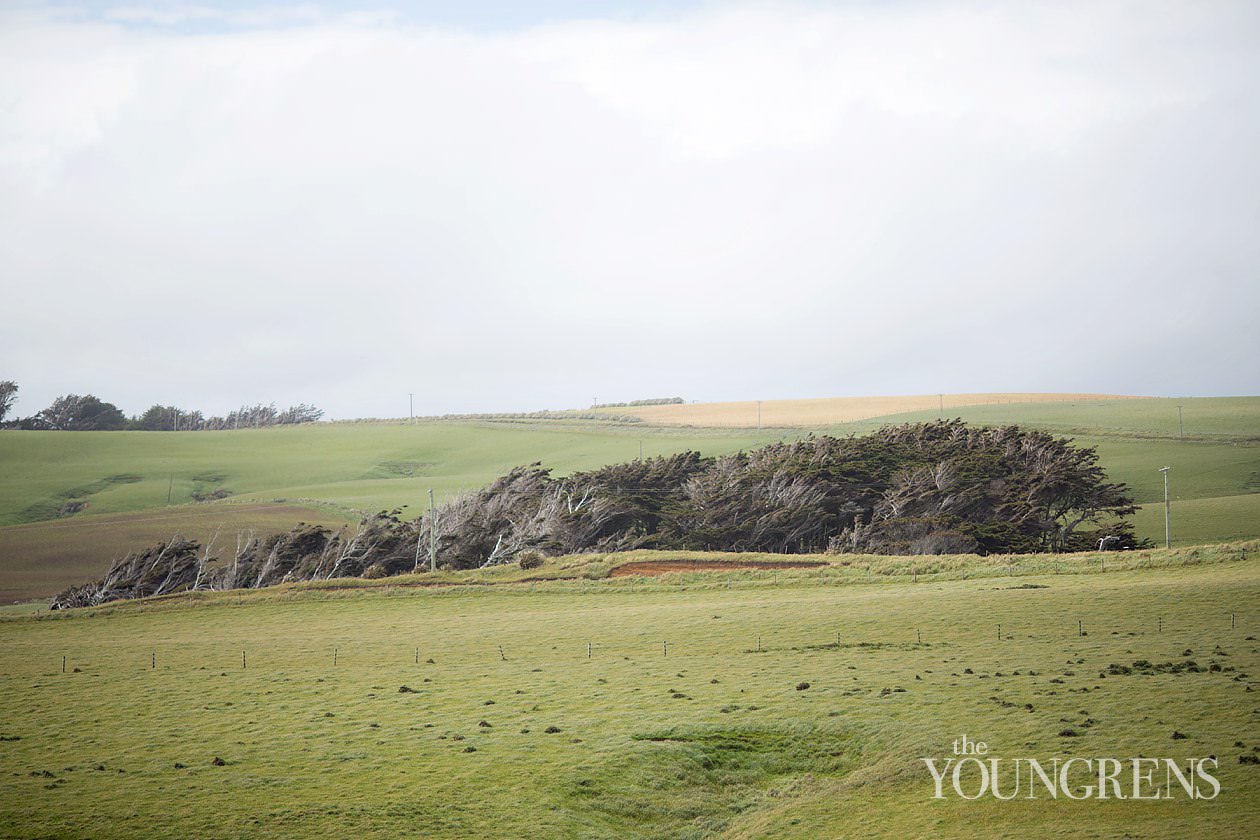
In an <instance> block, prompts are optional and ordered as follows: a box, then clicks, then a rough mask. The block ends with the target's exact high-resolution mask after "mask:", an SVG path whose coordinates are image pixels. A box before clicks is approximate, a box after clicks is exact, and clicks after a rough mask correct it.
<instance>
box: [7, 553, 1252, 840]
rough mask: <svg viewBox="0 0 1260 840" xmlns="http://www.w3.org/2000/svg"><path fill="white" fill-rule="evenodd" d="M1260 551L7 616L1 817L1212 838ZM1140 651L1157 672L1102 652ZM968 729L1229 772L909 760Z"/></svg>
mask: <svg viewBox="0 0 1260 840" xmlns="http://www.w3.org/2000/svg"><path fill="white" fill-rule="evenodd" d="M1257 552H1260V542H1256V541H1252V542H1250V543H1246V544H1239V545H1235V546H1233V547H1221V548H1204V549H1174V550H1173V551H1172V552H1165V551H1163V550H1156V551H1151V552H1129V553H1125V554H1124V555H1118V554H1114V553H1113V554H1112V555H1110V556H1108V557H1103V556H1101V555H1074V556H1070V557H1063V556H1048V557H1039V558H1010V559H1003V558H935V559H933V563H935V564H936V565H935V566H932V567H920V568H918V572H919V576H918V579H917V582H913V581H912V576H911V574H910V567H911V566H912V565H913V564H914V563H916V562H917V561H916V560H915V559H913V558H860V557H841V558H830V559H831V560H832V561H833V562H834V564H835V565H834V566H832V567H829V568H826V569H808V570H780V571H774V572H769V571H742V572H721V573H693V574H675V575H666V576H663V577H659V578H652V579H647V578H635V577H616V578H602V575H604V574H606V572H607V569H608V566H609V564H610V563H614V562H617V559H616V558H593V559H585V558H576V559H561V560H552V561H549V563H548V564H547V565H546V566H544V567H543V569H541V570H539V573H540V576H542V577H554V576H557V575H566V576H569V578H568V579H563V580H535V581H528V580H523V579H522V578H524V577H527V575H525V573H522V572H520V570H514V569H502V570H496V571H494V572H492V573H489V574H487V573H481V574H477V573H463V574H461V575H449V576H447V577H446V578H445V580H447V583H448V585H445V586H440V587H419V586H408V585H407V584H409V583H417V582H419V580H420V578H403V579H397V580H393V581H389V582H381V581H378V582H374V583H371V584H369V583H368V582H362V581H350V582H346V586H345V587H344V588H337V587H334V586H333V584H334V582H331V581H329V582H322V583H321V584H320V585H318V586H314V585H305V586H292V587H282V588H278V589H273V590H266V591H250V592H245V593H199V594H198V595H196V596H194V597H191V598H190V597H189V596H179V597H172V598H166V599H163V600H161V601H158V602H131V603H124V604H121V605H118V606H115V607H107V608H100V609H96V610H91V611H76V612H75V613H74V614H69V615H53V616H48V615H47V614H42V615H39V616H22V615H19V614H17V612H16V609H10V610H8V611H6V616H7V617H0V640H3V645H2V646H0V697H2V698H3V706H4V709H5V713H4V716H3V721H2V722H0V835H3V836H9V837H53V836H55V837H66V838H76V837H94V838H100V837H152V836H171V835H178V836H184V837H216V838H232V837H256V836H262V835H270V836H280V837H299V838H300V837H326V836H330V835H337V836H341V835H353V836H356V837H382V838H385V837H389V838H392V837H398V836H424V837H461V838H462V837H522V836H537V837H651V838H657V837H680V838H700V837H711V836H718V835H721V836H724V837H736V838H742V837H748V838H752V837H758V838H760V837H792V838H797V837H828V838H830V837H850V836H854V837H856V836H871V835H879V836H897V837H910V836H939V837H974V836H999V835H1000V836H1063V837H1091V836H1092V837H1102V836H1108V837H1110V836H1140V837H1184V836H1212V835H1214V834H1218V833H1227V834H1237V833H1239V832H1245V831H1247V830H1248V827H1249V826H1251V825H1254V823H1255V821H1256V820H1257V819H1260V766H1253V765H1247V764H1240V763H1239V756H1242V755H1254V754H1257V752H1258V751H1260V700H1256V699H1253V698H1256V697H1260V695H1258V694H1255V693H1253V692H1252V689H1253V688H1254V687H1255V685H1256V684H1257V680H1256V679H1255V677H1254V675H1256V674H1260V670H1258V669H1260V643H1258V642H1257V641H1256V640H1255V637H1256V636H1257V635H1260V557H1257ZM1244 557H1246V559H1243V558H1244ZM919 560H920V561H921V560H922V558H919ZM1104 560H1105V561H1107V562H1108V563H1109V564H1112V565H1108V566H1107V570H1106V571H1105V572H1104V571H1103V566H1102V564H1103V561H1104ZM1007 562H1014V563H1015V564H1016V565H1012V566H1009V567H1008V566H1007V565H1006V563H1007ZM1116 564H1124V566H1123V567H1122V566H1120V565H1116ZM868 567H869V568H868ZM1056 569H1057V570H1058V571H1059V572H1061V573H1060V574H1055V573H1054V571H1055V570H1056ZM590 577H594V578H602V579H593V580H592V579H588V578H590ZM513 579H515V580H516V581H517V582H515V583H512V582H509V581H511V580H513ZM495 582H498V585H484V584H487V583H495ZM460 584H463V585H460ZM473 584H481V585H473ZM28 611H29V609H28ZM1078 621H1079V622H1081V624H1080V625H1079V627H1080V628H1081V630H1083V632H1084V635H1078V623H1077V622H1078ZM999 624H1000V625H1001V638H1000V639H999V638H998V629H997V628H998V625H999ZM588 643H590V644H591V648H590V656H589V658H588V654H587V644H588ZM665 643H668V648H667V649H666V648H665V647H664V644H665ZM243 654H244V656H245V662H244V663H242V655H243ZM334 656H335V657H336V661H335V664H334ZM63 657H65V663H66V668H65V673H63V672H62V661H63V659H62V658H63ZM1141 660H1148V661H1149V662H1151V663H1154V664H1156V665H1162V664H1163V663H1170V666H1169V668H1166V669H1161V670H1162V671H1165V672H1157V673H1154V674H1151V675H1144V674H1141V673H1132V674H1126V675H1116V674H1112V675H1106V676H1104V675H1103V674H1105V672H1107V671H1108V670H1109V666H1111V665H1113V664H1116V665H1123V666H1125V667H1130V666H1132V665H1133V663H1134V662H1137V661H1141ZM1191 661H1193V662H1195V663H1197V664H1196V668H1202V670H1201V671H1200V670H1195V671H1185V670H1179V669H1177V668H1173V667H1172V666H1176V665H1178V663H1187V662H1191ZM153 663H155V664H156V667H155V668H154V667H151V665H152V664H153ZM1212 666H1214V667H1218V668H1219V669H1220V670H1212V669H1211V668H1212ZM1167 671H1171V672H1167ZM805 683H808V688H803V687H801V688H799V690H798V687H800V686H803V685H804V684H805ZM404 686H405V687H407V688H408V689H410V691H400V689H402V687H404ZM1067 730H1071V731H1072V732H1074V733H1075V736H1074V737H1068V736H1065V735H1063V734H1062V733H1064V732H1065V731H1067ZM1174 732H1178V733H1181V734H1184V735H1185V736H1186V738H1185V739H1183V740H1174V739H1173V733H1174ZM964 733H965V734H967V735H968V736H969V737H970V738H972V739H973V740H974V739H982V740H984V741H986V742H987V744H988V745H989V747H990V751H991V752H990V755H991V756H996V757H1006V758H1011V757H1016V756H1023V757H1034V758H1038V759H1041V760H1044V761H1045V762H1046V763H1047V764H1048V763H1049V760H1050V759H1051V758H1054V757H1061V758H1067V757H1114V758H1118V759H1128V758H1130V757H1134V756H1139V755H1142V756H1147V757H1171V758H1176V759H1178V760H1180V761H1184V760H1185V759H1187V758H1190V757H1206V756H1208V755H1215V756H1217V758H1218V759H1219V762H1220V766H1219V768H1218V769H1217V770H1216V771H1215V776H1216V778H1218V779H1219V781H1220V784H1221V792H1220V795H1219V796H1217V797H1216V798H1215V799H1212V800H1210V801H1208V800H1190V799H1187V798H1185V797H1184V796H1178V797H1176V798H1172V799H1167V800H1161V801H1157V802H1149V801H1148V802H1137V801H1129V800H1115V799H1110V800H1105V801H1100V800H1098V799H1096V798H1093V799H1088V800H1083V801H1067V800H1064V799H1063V798H1060V799H1057V800H1050V799H1047V798H1045V797H1040V798H1037V799H1034V800H1027V799H1020V800H1017V801H1011V802H1001V801H995V800H993V799H991V798H987V797H986V798H984V799H981V800H977V801H964V800H960V799H958V798H957V797H951V798H949V799H946V800H934V799H933V798H932V793H933V787H932V782H931V778H930V776H929V774H928V772H927V770H926V769H925V767H924V765H923V764H922V762H921V761H920V759H921V758H922V757H935V758H941V759H943V758H945V757H947V756H949V755H950V749H951V747H950V743H951V742H952V741H953V740H955V739H957V738H959V737H960V736H961V735H962V734H964ZM216 758H218V759H221V760H222V762H223V764H222V765H216V764H215V763H214V760H215V759H216Z"/></svg>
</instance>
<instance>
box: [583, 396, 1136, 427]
mask: <svg viewBox="0 0 1260 840" xmlns="http://www.w3.org/2000/svg"><path fill="white" fill-rule="evenodd" d="M1123 399H1143V398H1142V397H1130V396H1123V395H1117V394H921V395H918V396H906V397H828V398H824V399H814V400H763V401H761V402H758V401H756V400H745V401H743V402H715V403H696V404H683V405H645V406H633V407H615V408H606V409H599V411H601V412H605V413H607V414H619V415H626V416H632V417H638V418H640V419H642V420H643V421H644V422H646V423H654V424H660V425H665V426H731V427H742V428H755V427H758V426H774V427H784V426H826V425H831V424H833V423H848V422H852V421H854V420H866V419H868V418H871V417H883V416H884V415H887V414H900V413H901V412H903V411H930V410H932V409H941V408H944V409H946V410H948V409H950V408H958V407H961V406H967V405H997V404H1006V403H1053V402H1082V401H1087V400H1123Z"/></svg>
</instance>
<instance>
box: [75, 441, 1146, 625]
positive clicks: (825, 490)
mask: <svg viewBox="0 0 1260 840" xmlns="http://www.w3.org/2000/svg"><path fill="white" fill-rule="evenodd" d="M1097 461H1098V455H1097V453H1096V452H1095V451H1094V449H1092V448H1081V447H1077V446H1074V445H1073V444H1072V443H1071V441H1068V440H1064V439H1061V438H1056V437H1054V436H1052V435H1049V434H1047V433H1044V432H1039V431H1030V430H1026V429H1021V428H1019V427H1016V426H1004V427H998V428H983V427H973V426H968V425H966V424H965V423H963V422H962V421H961V420H952V421H937V422H933V423H920V424H912V425H903V426H895V427H886V428H884V429H881V430H880V431H878V432H875V433H873V434H870V435H866V436H863V437H846V438H835V437H827V436H818V437H815V436H811V437H808V438H805V439H803V440H798V441H792V442H782V443H775V444H771V445H769V446H765V447H762V448H760V449H755V450H752V451H751V452H741V453H738V454H734V455H725V456H721V457H717V458H708V457H704V456H701V455H700V454H699V453H697V452H685V453H682V454H678V455H671V456H664V457H656V458H649V459H642V460H636V461H631V462H628V463H621V464H612V465H610V466H606V467H601V468H599V469H596V470H588V471H585V472H579V473H575V474H573V475H571V476H568V477H567V478H554V477H552V476H551V473H550V471H549V470H547V469H545V468H543V467H542V466H541V465H539V464H532V465H529V466H523V467H517V468H516V469H513V470H512V471H510V472H509V473H507V474H506V475H504V476H502V477H500V478H499V479H497V480H496V481H494V482H493V483H491V484H489V485H487V486H486V487H483V488H482V489H480V490H477V491H476V492H473V493H469V494H466V495H463V496H460V497H457V498H455V499H454V500H452V501H451V502H449V503H448V504H446V505H444V506H443V507H441V508H440V509H439V510H438V511H437V512H436V516H435V517H434V518H432V519H431V518H430V517H429V516H427V515H426V516H423V517H421V518H419V519H417V520H412V521H405V520H403V519H402V518H401V511H399V510H394V511H389V512H382V513H380V514H378V515H376V516H375V517H372V518H370V519H367V520H364V521H363V522H362V523H360V524H359V526H358V527H357V528H355V529H350V528H345V529H342V530H341V531H331V530H329V529H327V528H323V527H319V526H314V525H303V526H299V527H298V528H296V529H294V530H293V531H290V532H289V533H287V534H277V535H273V536H271V537H267V538H264V539H243V540H238V541H237V548H236V550H235V552H234V553H231V554H230V555H229V556H225V557H221V558H219V559H218V562H215V555H214V554H213V553H212V552H211V550H210V548H202V547H201V546H199V545H198V544H196V543H195V542H190V541H185V540H172V541H171V542H169V543H164V544H161V545H159V546H156V547H154V548H153V549H150V550H148V551H147V552H141V553H137V554H133V555H129V556H128V557H127V558H125V559H124V560H122V561H120V562H119V563H117V564H115V566H114V568H112V569H111V570H110V572H109V574H108V575H106V577H105V578H103V579H102V580H100V581H96V582H94V583H91V584H88V585H86V586H82V587H75V588H73V589H71V590H68V591H67V592H65V593H62V595H60V596H58V599H57V603H58V604H59V605H61V606H83V605H88V604H95V603H101V602H102V601H105V600H111V599H115V598H122V597H138V596H142V595H153V594H161V593H164V592H172V591H182V590H183V589H189V588H209V589H220V588H224V589H225V588H233V587H241V586H246V587H257V586H268V585H271V584H274V583H281V582H286V581H293V580H309V579H317V578H332V577H352V576H362V577H385V576H389V575H397V574H403V573H407V572H413V571H418V570H422V569H427V562H428V558H427V553H428V546H429V540H430V534H433V535H434V536H435V538H436V540H435V541H436V545H437V561H438V563H439V565H440V567H441V568H447V569H468V568H476V567H481V566H488V565H495V564H500V563H508V562H513V561H514V560H516V559H517V558H518V556H524V553H526V552H528V553H531V554H532V553H533V552H543V553H545V554H549V555H558V554H569V553H578V552H612V551H623V550H629V549H634V548H656V549H709V550H722V551H762V552H782V553H788V554H791V553H797V552H821V551H828V552H832V553H872V554H963V553H977V554H990V553H1002V554H1007V553H1029V552H1037V551H1080V550H1085V549H1090V548H1094V547H1096V546H1097V544H1098V540H1099V537H1100V535H1103V534H1105V535H1107V536H1114V537H1117V538H1118V539H1117V540H1115V541H1112V547H1113V548H1124V547H1134V546H1136V545H1137V543H1136V541H1135V539H1134V535H1133V528H1132V525H1131V524H1129V523H1128V522H1127V521H1126V520H1125V519H1124V517H1127V516H1129V515H1130V514H1132V513H1133V512H1134V511H1135V510H1136V507H1135V506H1134V504H1133V500H1132V498H1131V497H1130V496H1129V491H1128V488H1127V487H1125V485H1123V484H1114V483H1111V482H1108V481H1107V477H1106V474H1105V473H1104V471H1103V470H1102V468H1101V467H1099V466H1098V463H1097Z"/></svg>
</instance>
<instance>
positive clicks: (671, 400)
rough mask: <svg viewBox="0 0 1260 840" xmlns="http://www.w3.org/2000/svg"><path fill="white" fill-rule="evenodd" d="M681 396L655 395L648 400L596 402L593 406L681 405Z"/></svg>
mask: <svg viewBox="0 0 1260 840" xmlns="http://www.w3.org/2000/svg"><path fill="white" fill-rule="evenodd" d="M682 404H683V398H682V397H657V398H655V399H650V400H630V402H607V403H596V404H595V405H594V406H593V407H594V408H634V407H637V406H642V405H682Z"/></svg>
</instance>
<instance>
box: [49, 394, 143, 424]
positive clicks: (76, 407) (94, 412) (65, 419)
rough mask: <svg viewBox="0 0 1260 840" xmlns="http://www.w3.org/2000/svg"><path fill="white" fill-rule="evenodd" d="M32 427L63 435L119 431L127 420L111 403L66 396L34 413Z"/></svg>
mask: <svg viewBox="0 0 1260 840" xmlns="http://www.w3.org/2000/svg"><path fill="white" fill-rule="evenodd" d="M33 419H34V424H33V426H34V428H37V429H52V430H56V431H65V432H84V431H98V430H108V429H121V428H124V427H125V426H126V425H127V418H126V417H124V416H123V413H122V412H121V411H119V410H118V406H116V405H114V404H113V403H107V402H103V401H102V400H100V399H98V398H96V397H94V396H92V395H91V394H84V395H83V396H79V395H78V394H66V395H65V396H62V397H57V399H55V400H53V403H52V405H50V406H48V408H45V409H44V410H43V411H41V412H39V414H36V415H35V417H34V418H33Z"/></svg>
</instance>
